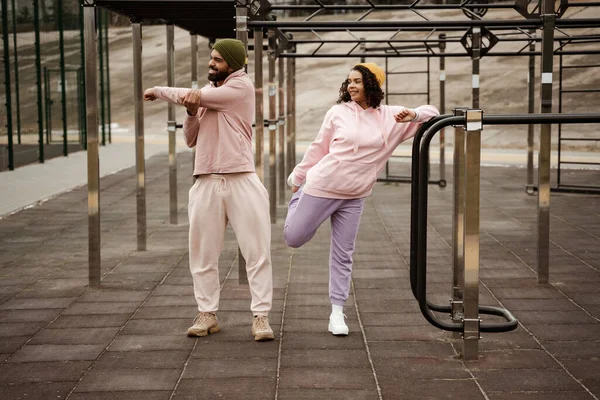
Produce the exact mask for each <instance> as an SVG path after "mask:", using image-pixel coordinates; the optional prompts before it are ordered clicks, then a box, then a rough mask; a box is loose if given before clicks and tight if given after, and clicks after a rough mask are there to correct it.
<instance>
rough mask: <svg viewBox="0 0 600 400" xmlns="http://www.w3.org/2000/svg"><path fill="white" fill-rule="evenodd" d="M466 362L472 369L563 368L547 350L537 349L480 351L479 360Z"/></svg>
mask: <svg viewBox="0 0 600 400" xmlns="http://www.w3.org/2000/svg"><path fill="white" fill-rule="evenodd" d="M465 363H466V365H467V367H468V368H469V370H471V371H485V370H489V369H518V368H529V369H535V368H546V369H560V368H561V366H560V365H559V364H558V363H557V362H556V361H554V359H552V357H551V356H550V355H548V354H547V353H546V352H545V351H543V350H537V349H525V350H518V349H516V350H513V349H509V350H495V351H483V352H481V353H480V357H479V360H477V361H465Z"/></svg>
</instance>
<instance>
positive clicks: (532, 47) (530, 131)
mask: <svg viewBox="0 0 600 400" xmlns="http://www.w3.org/2000/svg"><path fill="white" fill-rule="evenodd" d="M529 34H530V35H531V36H533V39H535V29H531V30H530V31H529ZM529 51H530V52H531V53H533V52H535V41H534V40H532V41H531V43H530V44H529ZM561 57H562V56H561ZM527 84H528V87H529V91H528V92H529V93H528V97H529V109H528V112H529V114H533V113H534V112H535V55H533V54H531V55H530V56H529V73H528V74H527ZM526 191H527V194H533V192H534V190H533V125H532V124H529V125H528V127H527V187H526Z"/></svg>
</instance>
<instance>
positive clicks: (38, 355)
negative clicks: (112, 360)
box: [9, 344, 106, 363]
mask: <svg viewBox="0 0 600 400" xmlns="http://www.w3.org/2000/svg"><path fill="white" fill-rule="evenodd" d="M105 347H106V346H105V345H72V344H69V345H54V344H44V345H26V346H23V347H22V348H21V349H20V350H19V351H18V352H17V353H15V355H14V356H13V357H12V358H11V359H10V361H9V362H11V363H13V362H39V361H87V360H95V359H96V358H98V356H99V355H100V353H101V352H102V351H103V350H104V348H105Z"/></svg>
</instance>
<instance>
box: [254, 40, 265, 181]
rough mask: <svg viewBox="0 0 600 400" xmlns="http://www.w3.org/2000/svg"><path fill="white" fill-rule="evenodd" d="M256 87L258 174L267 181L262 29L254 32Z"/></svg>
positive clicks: (255, 118)
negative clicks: (264, 157) (264, 146)
mask: <svg viewBox="0 0 600 400" xmlns="http://www.w3.org/2000/svg"><path fill="white" fill-rule="evenodd" d="M254 69H255V71H254V87H255V89H256V110H255V117H254V120H255V132H256V139H255V140H256V160H255V163H256V174H257V175H258V177H259V178H260V180H261V181H262V182H263V183H264V181H265V167H264V164H263V156H264V149H263V142H264V132H265V129H264V124H263V120H264V107H263V94H264V92H263V31H262V29H261V28H257V29H255V30H254Z"/></svg>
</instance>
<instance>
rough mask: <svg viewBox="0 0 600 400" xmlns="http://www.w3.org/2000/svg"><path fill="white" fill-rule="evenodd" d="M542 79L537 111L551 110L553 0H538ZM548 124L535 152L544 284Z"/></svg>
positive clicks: (545, 280)
mask: <svg viewBox="0 0 600 400" xmlns="http://www.w3.org/2000/svg"><path fill="white" fill-rule="evenodd" d="M542 19H543V32H542V66H541V70H542V79H541V96H540V97H541V103H542V106H541V112H542V113H551V112H552V68H553V61H554V60H553V55H554V54H553V52H554V27H555V24H556V14H555V13H554V1H553V0H543V2H542ZM551 133H552V125H551V124H542V125H541V126H540V148H539V154H538V221H537V222H538V282H539V283H548V278H549V264H550V153H551Z"/></svg>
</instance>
